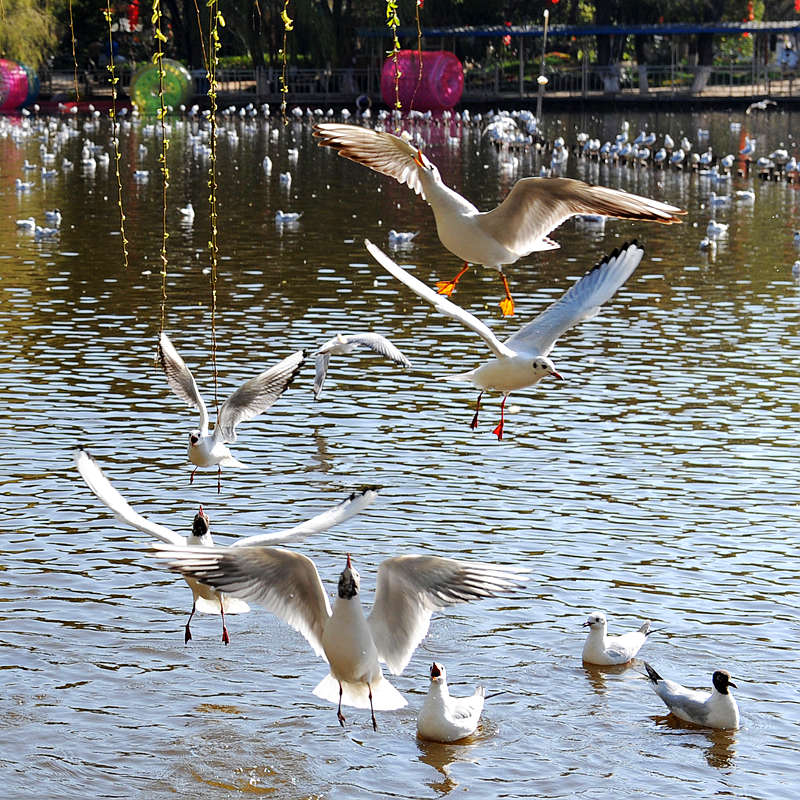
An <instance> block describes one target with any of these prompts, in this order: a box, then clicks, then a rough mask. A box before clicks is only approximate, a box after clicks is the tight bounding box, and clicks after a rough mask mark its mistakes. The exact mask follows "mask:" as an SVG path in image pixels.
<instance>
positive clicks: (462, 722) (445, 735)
mask: <svg viewBox="0 0 800 800" xmlns="http://www.w3.org/2000/svg"><path fill="white" fill-rule="evenodd" d="M483 700H484V691H483V687H482V686H479V687H478V688H477V689H476V690H475V693H474V694H472V695H470V696H469V697H453V696H452V695H451V694H450V690H449V689H448V687H447V671H446V670H445V668H444V667H443V666H442V665H441V664H437V663H436V662H435V661H434V663H433V666H432V667H431V684H430V686H429V687H428V694H427V695H426V696H425V702H424V703H423V704H422V708H421V709H420V712H419V715H418V716H417V735H418V736H419V737H420V738H421V739H427V740H428V741H431V742H457V741H458V740H459V739H464V738H465V737H467V736H471V735H472V734H473V733H475V730H476V728H477V727H478V722H479V720H480V718H481V712H482V711H483Z"/></svg>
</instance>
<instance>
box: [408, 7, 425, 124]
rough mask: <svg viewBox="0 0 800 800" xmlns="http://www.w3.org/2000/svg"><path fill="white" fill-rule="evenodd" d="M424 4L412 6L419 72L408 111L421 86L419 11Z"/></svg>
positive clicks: (420, 27)
mask: <svg viewBox="0 0 800 800" xmlns="http://www.w3.org/2000/svg"><path fill="white" fill-rule="evenodd" d="M424 4H425V0H417V2H416V3H415V4H414V15H415V17H416V19H417V61H418V62H419V72H418V73H417V82H416V83H415V84H414V93H413V94H412V95H411V102H410V103H409V104H408V108H409V110H411V109H413V108H414V99H415V98H416V96H417V89H419V87H420V85H421V84H422V23H421V22H420V19H419V10H420V9H421V8H422V6H423V5H424Z"/></svg>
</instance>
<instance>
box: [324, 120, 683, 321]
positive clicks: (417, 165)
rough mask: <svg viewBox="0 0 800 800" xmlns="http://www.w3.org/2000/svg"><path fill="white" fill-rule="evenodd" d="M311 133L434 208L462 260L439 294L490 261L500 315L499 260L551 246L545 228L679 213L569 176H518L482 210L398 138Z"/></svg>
mask: <svg viewBox="0 0 800 800" xmlns="http://www.w3.org/2000/svg"><path fill="white" fill-rule="evenodd" d="M314 136H315V137H316V138H317V139H318V140H319V141H318V144H320V145H323V146H326V147H332V148H334V149H335V150H337V151H338V152H339V155H340V156H343V157H344V158H349V159H350V160H351V161H356V162H357V163H359V164H364V165H365V166H367V167H370V168H371V169H373V170H375V171H376V172H380V173H382V174H384V175H388V176H389V177H392V178H394V179H395V180H397V181H399V182H400V183H405V184H407V185H408V186H409V187H410V188H412V189H413V190H414V191H415V192H416V193H417V194H419V195H422V198H423V199H424V200H426V201H427V203H428V205H430V207H431V209H432V210H433V215H434V217H435V219H436V231H437V233H438V234H439V239H440V241H441V243H442V244H443V245H444V246H445V247H446V248H447V249H448V250H449V251H450V252H451V253H453V254H455V255H456V256H458V257H459V258H460V259H461V260H462V261H463V262H464V267H463V269H462V270H461V271H460V272H459V273H458V275H456V277H455V278H453V280H451V281H439V282H438V283H437V284H436V286H437V289H438V291H439V293H440V294H444V295H447V296H450V295H451V294H452V293H453V289H454V288H455V286H456V283H457V282H458V280H459V279H460V278H461V276H462V275H463V274H464V273H465V272H466V271H467V269H468V268H469V265H470V264H471V263H472V264H483V265H484V266H486V267H493V268H494V269H496V270H497V271H498V272H499V273H500V277H501V279H502V281H503V287H504V289H505V293H506V296H505V298H504V299H503V300H502V301H501V303H500V307H501V309H502V310H503V314H504V315H506V316H509V315H511V314H513V313H514V301H513V299H512V298H511V291H510V289H509V286H508V279H507V278H506V276H505V274H504V273H503V266H504V265H506V264H513V263H514V262H515V261H517V260H518V259H519V258H521V257H522V256H526V255H528V254H529V253H533V252H536V251H539V250H552V249H554V248H557V247H558V246H559V245H558V244H557V243H556V242H554V241H553V240H552V239H549V238H548V234H549V233H550V232H551V231H553V230H555V229H556V228H557V227H558V226H559V225H561V223H562V222H564V221H565V220H567V219H569V217H571V216H574V215H575V214H602V215H603V216H606V217H621V218H625V219H641V220H649V221H652V222H662V223H665V224H671V223H674V222H680V221H681V220H680V218H679V217H678V216H677V215H679V214H684V213H685V212H684V211H682V210H681V209H679V208H676V207H675V206H670V205H667V204H666V203H661V202H659V201H658V200H651V199H649V198H647V197H640V196H638V195H634V194H629V193H627V192H622V191H619V190H618V189H609V188H606V187H604V186H590V185H589V184H587V183H583V182H582V181H578V180H573V179H572V178H523V179H521V180H519V181H517V183H516V184H515V185H514V188H513V189H512V190H511V192H509V194H508V196H507V197H506V199H505V200H504V201H503V202H502V203H501V204H500V205H499V206H498V207H497V208H495V209H494V210H492V211H488V212H483V213H482V212H480V211H478V209H477V208H476V207H475V206H474V205H473V204H472V203H470V202H469V200H467V199H466V198H464V197H462V196H461V195H460V194H458V193H457V192H455V191H453V190H452V189H451V188H450V187H449V186H447V185H446V184H445V183H444V182H443V181H442V178H441V176H440V175H439V170H438V169H437V168H436V166H435V165H434V164H432V163H431V162H430V161H429V160H428V158H426V156H425V155H424V154H423V153H422V151H421V150H418V149H417V148H415V147H413V146H412V145H411V144H410V143H409V142H407V141H406V140H405V139H403V138H400V137H399V136H394V135H393V134H391V133H386V132H380V131H374V130H372V129H371V128H361V127H359V126H356V125H339V124H335V123H322V124H319V125H315V126H314Z"/></svg>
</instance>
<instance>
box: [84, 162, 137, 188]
mask: <svg viewBox="0 0 800 800" xmlns="http://www.w3.org/2000/svg"><path fill="white" fill-rule="evenodd" d="M91 160H92V161H93V162H94V159H93V158H92V159H91ZM84 163H86V164H88V163H89V162H88V161H87V162H84ZM133 179H134V180H135V181H137V182H138V183H146V182H147V181H149V180H150V172H149V171H148V170H146V169H137V170H134V171H133Z"/></svg>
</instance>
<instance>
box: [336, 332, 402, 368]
mask: <svg viewBox="0 0 800 800" xmlns="http://www.w3.org/2000/svg"><path fill="white" fill-rule="evenodd" d="M347 340H348V341H349V342H353V344H358V345H361V346H362V347H367V348H369V349H370V350H372V351H374V352H375V353H378V354H379V355H382V356H385V357H386V358H388V359H391V360H392V361H394V363H395V364H400V366H402V367H410V366H411V362H410V361H409V360H408V359H407V358H406V357H405V356H404V355H403V354H402V353H401V352H400V351H399V350H398V349H397V348H396V347H395V346H394V345H393V344H392V343H391V342H390V341H389V340H388V339H387V338H386V337H385V336H381V335H380V334H379V333H353V334H350V335H348V336H347Z"/></svg>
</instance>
